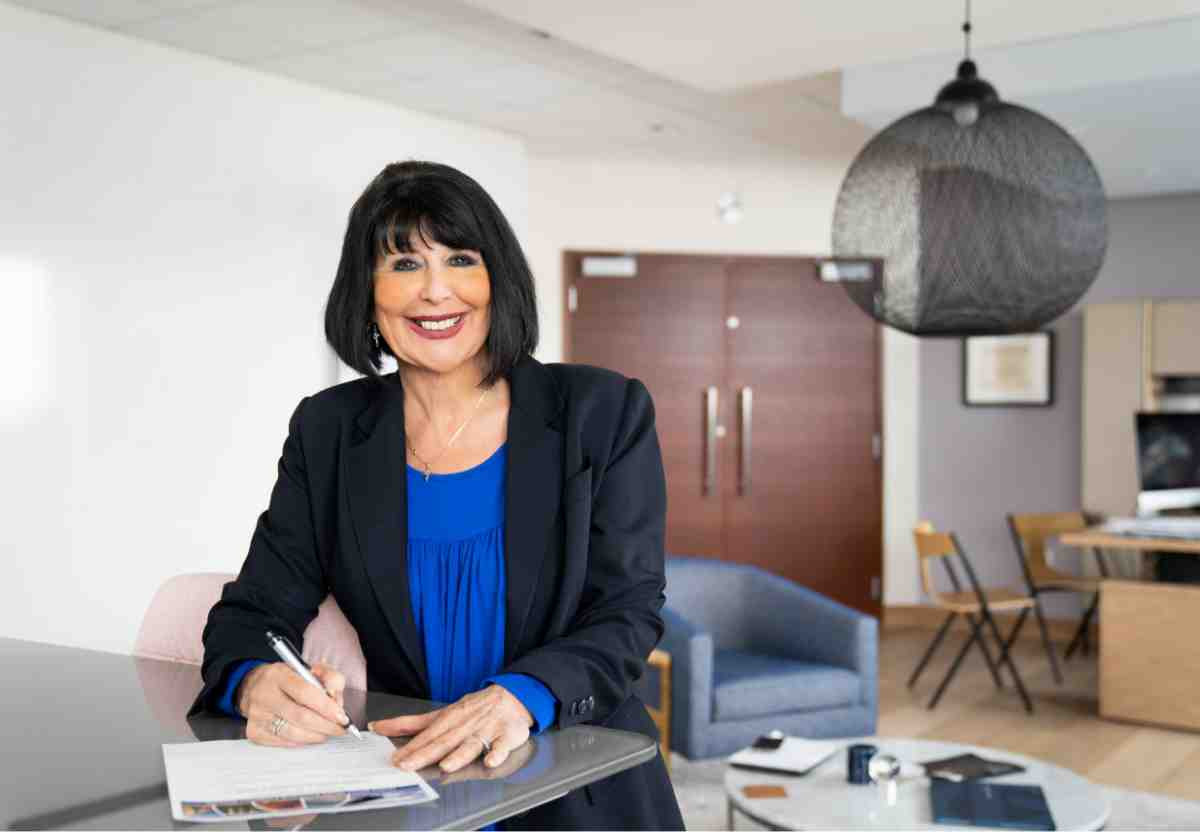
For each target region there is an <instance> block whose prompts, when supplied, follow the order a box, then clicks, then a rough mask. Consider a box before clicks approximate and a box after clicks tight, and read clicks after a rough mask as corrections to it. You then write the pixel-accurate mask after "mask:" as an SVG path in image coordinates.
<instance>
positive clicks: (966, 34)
mask: <svg viewBox="0 0 1200 832" xmlns="http://www.w3.org/2000/svg"><path fill="white" fill-rule="evenodd" d="M966 4H967V14H966V20H964V21H963V25H962V31H963V52H964V53H965V54H964V59H965V60H968V61H969V60H971V0H966Z"/></svg>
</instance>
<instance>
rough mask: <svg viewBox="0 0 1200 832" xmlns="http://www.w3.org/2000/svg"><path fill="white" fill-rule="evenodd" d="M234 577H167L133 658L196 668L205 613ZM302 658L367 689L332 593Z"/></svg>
mask: <svg viewBox="0 0 1200 832" xmlns="http://www.w3.org/2000/svg"><path fill="white" fill-rule="evenodd" d="M235 577H236V576H235V575H231V574H229V573H226V572H202V573H197V574H192V575H176V576H175V577H173V578H169V579H167V580H166V581H165V582H164V583H163V585H162V586H160V587H159V588H158V591H157V592H156V593H154V598H153V599H151V601H150V608H149V609H147V610H146V615H145V616H144V617H143V618H142V627H141V630H140V631H139V632H138V636H137V641H136V642H134V645H133V654H134V655H135V656H141V657H143V658H147V659H164V660H167V661H174V662H186V663H187V664H196V665H198V664H200V663H201V661H202V660H203V659H204V644H203V642H202V641H201V640H200V637H201V634H202V633H203V632H204V623H205V621H206V620H207V619H208V612H209V610H211V609H212V607H213V605H214V604H216V603H217V601H218V600H220V597H221V589H222V588H223V587H224V586H225V584H226V583H228V582H229V581H232V580H233V579H234V578H235ZM304 658H305V660H306V661H308V663H309V664H315V663H317V662H323V663H325V664H328V665H332V666H333V667H336V668H337V669H338V670H340V671H341V672H342V673H343V674H345V676H346V687H348V688H354V689H356V690H366V689H367V662H366V659H364V658H363V652H362V647H361V646H360V645H359V642H358V634H357V633H355V632H354V628H353V627H352V626H350V622H349V621H347V620H346V616H345V615H344V614H343V613H342V611H341V609H340V608H339V607H338V605H337V602H336V601H334V600H333V596H332V595H330V596H327V597H326V598H325V600H324V602H322V604H321V606H320V609H319V610H318V611H317V617H316V618H314V619H313V621H312V623H311V624H309V625H308V629H307V630H305V631H304Z"/></svg>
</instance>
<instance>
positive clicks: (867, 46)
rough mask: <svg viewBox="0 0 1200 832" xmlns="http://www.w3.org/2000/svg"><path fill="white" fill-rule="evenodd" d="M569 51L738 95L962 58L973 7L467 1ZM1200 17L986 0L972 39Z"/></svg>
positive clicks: (951, 3) (780, 1)
mask: <svg viewBox="0 0 1200 832" xmlns="http://www.w3.org/2000/svg"><path fill="white" fill-rule="evenodd" d="M467 2H468V3H470V5H472V6H476V7H478V8H481V9H487V10H488V11H490V12H492V13H493V14H497V15H501V16H504V17H507V18H509V19H511V20H516V21H519V22H520V23H523V24H525V25H526V26H531V27H535V28H538V29H542V30H544V31H546V32H549V33H550V34H552V35H554V36H555V37H558V38H561V39H562V40H565V41H567V42H568V43H573V44H575V45H577V46H581V47H583V48H585V49H588V50H590V51H592V52H596V53H599V54H601V55H607V56H608V57H610V58H615V59H617V60H621V61H626V62H628V63H630V64H633V65H634V66H638V67H641V68H642V69H645V70H648V71H650V72H653V73H656V74H659V75H662V76H664V77H667V78H671V79H673V80H675V81H678V82H680V83H682V84H687V85H688V86H692V87H698V88H700V89H705V90H710V91H716V92H730V91H733V90H737V89H740V88H742V87H747V86H751V85H754V84H762V83H767V82H770V81H782V80H786V79H791V78H799V77H803V76H806V75H815V74H817V73H820V72H828V71H830V70H834V69H844V68H846V67H853V66H863V65H866V64H877V63H887V62H891V61H899V60H907V59H910V58H914V57H918V56H922V55H929V54H934V53H944V52H948V51H952V50H956V49H958V48H959V46H960V45H961V43H962V34H961V32H960V30H959V27H960V26H961V25H962V16H963V11H964V7H963V2H962V0H738V2H737V3H733V2H730V0H660V2H647V0H603V2H594V1H593V2H584V1H583V0H573V1H572V0H467ZM1191 15H1200V2H1197V0H1123V2H1112V0H1108V2H1105V1H1104V0H975V2H974V4H973V13H972V18H973V25H974V35H973V42H974V43H975V45H977V46H979V47H987V46H996V45H1007V44H1014V43H1022V42H1025V41H1031V40H1040V39H1043V38H1051V37H1057V36H1061V35H1072V34H1077V33H1079V32H1087V31H1091V30H1095V29H1114V28H1125V27H1129V26H1133V25H1137V24H1142V23H1148V22H1152V21H1158V20H1166V19H1170V18H1177V17H1187V16H1191Z"/></svg>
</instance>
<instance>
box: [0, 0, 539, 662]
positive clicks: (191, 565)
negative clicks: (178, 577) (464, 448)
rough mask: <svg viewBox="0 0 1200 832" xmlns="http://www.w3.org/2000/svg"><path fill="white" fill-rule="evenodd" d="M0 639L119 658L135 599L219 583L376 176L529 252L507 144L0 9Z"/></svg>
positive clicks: (237, 553) (516, 150)
mask: <svg viewBox="0 0 1200 832" xmlns="http://www.w3.org/2000/svg"><path fill="white" fill-rule="evenodd" d="M0 100H3V102H4V104H3V106H2V107H0V182H3V188H4V197H3V199H0V285H2V286H3V290H4V295H3V297H4V302H3V304H0V349H2V350H3V352H2V354H3V356H4V359H3V364H2V365H0V367H2V372H3V380H2V382H0V397H2V399H0V431H2V433H0V459H2V460H3V465H2V466H0V499H2V500H3V506H4V509H3V521H2V522H0V551H2V552H3V561H4V564H5V578H6V582H7V591H6V592H5V593H4V598H5V602H4V603H3V604H0V636H7V637H17V638H28V639H35V640H42V641H50V642H56V643H60V644H70V645H79V646H86V647H93V648H98V649H103V650H111V651H117V652H126V651H128V649H129V648H130V646H131V644H132V641H133V638H134V636H135V634H136V631H137V627H138V624H139V622H140V620H141V616H142V614H143V612H144V610H145V608H146V606H147V604H148V603H149V600H150V597H151V595H152V593H153V591H154V589H155V587H156V586H157V585H158V584H159V583H160V582H161V581H162V580H164V579H165V578H167V577H168V576H170V575H174V574H176V573H180V572H187V571H230V572H232V571H236V570H237V569H238V567H239V566H240V564H241V561H242V559H243V558H244V557H245V553H246V547H247V544H248V542H249V539H250V533H251V531H252V529H253V526H254V522H255V519H256V517H257V515H258V513H259V512H260V511H261V510H262V509H263V508H264V507H265V505H266V500H267V497H268V495H269V491H270V488H271V485H272V483H273V482H274V479H275V464H276V461H277V459H278V455H279V449H280V446H281V444H282V441H283V437H284V435H285V433H286V428H287V418H288V416H289V414H290V413H291V410H292V408H293V407H294V406H295V404H296V402H297V401H298V400H299V399H300V397H301V396H303V395H305V394H307V393H311V392H314V391H316V390H318V389H321V388H323V387H325V386H327V385H329V384H330V383H332V382H333V380H334V379H335V377H336V369H335V362H334V360H333V358H332V353H331V352H330V351H329V350H328V348H327V347H326V346H325V344H324V337H323V334H322V323H321V315H322V308H323V303H324V298H325V294H326V292H327V291H328V287H329V285H330V282H331V280H332V276H333V270H334V267H335V265H336V262H337V256H338V252H339V248H340V240H341V235H342V232H343V231H344V228H345V221H346V216H347V214H348V212H349V208H350V205H351V203H352V201H353V200H354V198H355V197H356V196H357V194H358V193H359V192H361V190H362V188H363V187H364V186H365V185H366V183H367V182H368V181H369V179H370V178H371V177H372V176H373V175H374V174H375V173H376V172H377V171H378V170H379V169H380V168H381V167H382V166H383V165H384V164H385V163H387V162H389V161H394V160H398V159H403V158H409V157H422V158H432V159H436V160H439V161H445V162H448V163H450V164H454V165H456V166H459V167H461V168H462V169H464V170H466V171H467V172H469V173H471V174H472V175H474V176H475V177H476V178H477V179H479V181H480V182H481V183H482V184H483V186H484V187H485V188H487V189H488V190H489V191H490V192H491V193H492V195H493V196H494V197H495V198H496V200H497V202H498V203H499V204H500V206H501V208H502V209H503V210H504V211H505V212H506V213H507V214H508V216H509V219H510V220H511V221H512V223H513V225H514V227H515V228H516V230H517V232H518V234H519V235H521V236H522V237H523V236H524V233H525V230H526V228H527V220H528V217H527V207H528V206H527V201H526V200H527V196H526V194H527V170H526V159H525V152H524V149H523V146H522V145H521V144H520V143H519V142H518V141H517V140H515V139H513V138H511V137H508V136H505V135H502V134H499V133H495V132H491V131H487V130H483V129H478V128H474V127H466V126H462V125H459V124H455V123H452V122H448V121H444V120H440V119H437V118H433V117H430V116H425V115H420V114H417V113H412V112H406V111H403V110H399V109H396V108H391V107H388V106H385V105H382V104H378V103H373V102H370V101H367V100H365V99H359V98H355V97H351V96H347V95H342V94H337V93H332V92H326V91H322V90H318V89H316V88H310V87H306V86H304V85H301V84H298V83H295V82H291V81H286V80H282V79H277V78H273V77H270V76H266V75H260V74H256V73H254V72H251V71H248V70H245V69H242V68H238V67H235V66H233V65H231V64H225V63H221V62H218V61H214V60H209V59H205V58H201V57H197V56H193V55H189V54H186V53H182V52H176V51H173V50H170V49H166V48H162V47H157V46H153V45H150V44H147V43H143V42H140V41H136V40H130V39H126V38H123V37H121V36H118V35H114V34H111V33H107V32H102V31H100V30H94V29H91V28H88V27H85V26H81V25H76V24H72V23H67V22H64V21H61V20H59V19H57V18H52V17H46V16H42V15H39V14H36V13H31V12H28V11H25V10H21V9H17V8H15V7H12V6H9V5H5V4H3V3H0Z"/></svg>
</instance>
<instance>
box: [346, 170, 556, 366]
mask: <svg viewBox="0 0 1200 832" xmlns="http://www.w3.org/2000/svg"><path fill="white" fill-rule="evenodd" d="M413 232H416V233H417V234H418V235H420V236H421V237H422V238H423V239H425V240H426V241H427V242H428V241H436V242H438V243H441V244H442V245H444V246H447V247H448V248H461V249H471V250H474V251H478V252H479V253H480V254H481V255H483V262H484V265H485V266H487V270H488V276H489V278H490V280H491V296H492V299H491V303H490V306H489V311H490V321H491V325H490V328H489V330H488V335H487V340H486V341H485V342H484V349H485V350H487V353H488V358H489V366H488V367H487V369H486V371H485V373H484V378H483V386H485V387H490V386H491V385H492V384H494V383H495V382H496V381H497V380H499V379H500V378H503V377H506V376H507V375H508V374H509V372H511V370H512V369H513V367H515V366H516V365H517V363H518V362H520V361H521V359H522V358H524V357H525V356H527V355H530V354H532V353H533V350H534V348H535V347H537V340H538V322H537V301H536V298H535V295H534V290H533V274H532V273H531V272H530V270H529V264H528V263H527V262H526V260H525V254H524V252H522V251H521V245H520V243H518V242H517V237H516V235H515V234H513V230H512V228H511V227H510V226H509V224H508V220H506V219H505V218H504V214H502V213H501V212H500V208H499V207H497V205H496V203H495V202H494V201H493V200H492V198H491V197H490V196H488V193H487V191H485V190H484V189H483V188H482V187H481V186H480V185H479V183H478V182H476V181H475V180H474V179H472V178H471V177H469V176H467V175H466V174H465V173H463V172H461V171H458V170H455V169H454V168H452V167H449V166H448V165H440V164H437V163H434V162H418V161H407V162H396V163H393V164H390V165H388V166H387V167H385V168H384V169H383V170H382V171H381V172H380V173H379V175H378V176H376V177H375V178H374V179H373V180H371V184H370V185H368V186H367V189H366V190H365V191H363V194H362V196H360V197H359V198H358V200H357V201H356V202H355V203H354V207H353V208H351V209H350V221H349V223H348V224H347V226H346V237H345V239H344V240H343V241H342V259H341V261H340V262H339V263H338V269H337V276H336V277H335V278H334V281H333V288H332V289H330V290H329V300H328V302H327V303H326V304H325V339H326V340H327V341H328V342H329V345H330V346H331V347H333V350H334V352H336V353H337V354H338V357H339V358H341V359H342V361H344V362H346V364H347V365H348V366H350V367H353V368H354V369H355V370H357V371H358V372H360V373H362V374H363V375H365V376H370V377H374V378H378V377H379V370H380V367H381V366H382V363H383V362H382V354H383V352H384V351H387V352H388V354H391V350H389V349H388V346H387V342H386V341H380V347H381V348H380V349H376V348H375V346H374V344H373V343H372V338H371V325H372V324H373V323H374V321H375V278H374V273H375V263H376V261H377V259H378V258H379V257H381V256H386V255H387V254H388V253H389V252H392V251H397V252H409V251H411V250H412V247H411V244H410V239H409V238H410V235H411V234H412V233H413Z"/></svg>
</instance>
